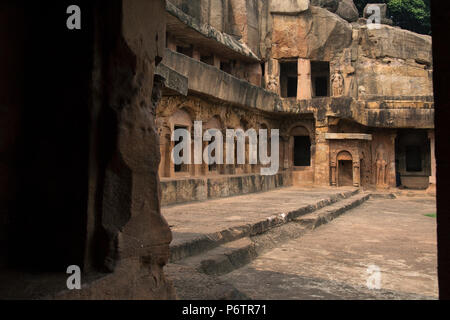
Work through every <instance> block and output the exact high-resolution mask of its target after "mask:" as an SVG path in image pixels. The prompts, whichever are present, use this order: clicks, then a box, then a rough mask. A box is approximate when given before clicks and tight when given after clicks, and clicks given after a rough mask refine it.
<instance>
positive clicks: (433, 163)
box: [428, 131, 436, 185]
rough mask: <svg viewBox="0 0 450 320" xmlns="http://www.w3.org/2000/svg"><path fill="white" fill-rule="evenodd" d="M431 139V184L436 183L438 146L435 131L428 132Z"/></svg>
mask: <svg viewBox="0 0 450 320" xmlns="http://www.w3.org/2000/svg"><path fill="white" fill-rule="evenodd" d="M428 138H429V139H430V152H431V176H430V184H431V185H436V147H435V135H434V131H430V132H429V133H428Z"/></svg>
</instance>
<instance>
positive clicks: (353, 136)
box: [325, 133, 372, 141]
mask: <svg viewBox="0 0 450 320" xmlns="http://www.w3.org/2000/svg"><path fill="white" fill-rule="evenodd" d="M325 139H327V140H367V141H372V135H371V134H365V133H325Z"/></svg>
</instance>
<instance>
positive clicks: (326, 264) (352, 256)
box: [163, 187, 438, 299]
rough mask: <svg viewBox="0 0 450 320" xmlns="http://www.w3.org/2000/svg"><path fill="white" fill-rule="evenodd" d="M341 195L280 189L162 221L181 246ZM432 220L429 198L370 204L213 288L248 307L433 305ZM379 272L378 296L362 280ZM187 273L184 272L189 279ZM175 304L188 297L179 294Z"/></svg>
mask: <svg viewBox="0 0 450 320" xmlns="http://www.w3.org/2000/svg"><path fill="white" fill-rule="evenodd" d="M351 190H352V189H351V188H349V189H346V191H347V192H349V191H351ZM343 191H345V189H344V190H343V189H336V188H311V189H308V188H294V187H292V188H283V189H278V190H274V191H269V192H265V193H258V194H250V195H245V196H238V197H233V198H226V199H217V200H210V201H205V202H197V203H191V204H184V205H177V206H173V207H165V208H163V214H164V216H165V217H166V219H167V220H168V222H169V225H171V229H172V231H173V235H174V242H173V243H175V244H179V243H182V242H186V241H190V239H193V238H195V237H198V236H199V235H200V236H201V235H205V234H209V233H213V232H217V231H218V230H222V229H225V228H230V227H233V226H238V225H245V224H250V223H254V222H256V221H258V220H261V219H263V218H265V217H268V216H271V215H274V214H280V213H283V212H288V211H289V210H294V209H295V208H298V207H300V206H303V205H305V204H314V203H317V202H318V201H320V200H321V199H325V198H327V197H329V196H330V195H331V194H333V192H334V193H336V194H337V193H339V192H343ZM435 214H436V201H435V198H433V197H430V196H427V195H426V194H423V197H422V196H420V194H418V195H415V196H414V197H406V196H400V197H397V199H386V198H378V197H373V198H371V199H370V200H369V201H367V202H365V203H363V204H362V205H361V206H359V207H357V208H354V209H352V210H350V211H348V212H346V213H344V214H343V215H342V216H340V217H338V218H337V219H335V220H333V221H331V222H330V223H328V224H325V225H323V226H320V227H319V228H317V229H315V230H313V231H311V232H308V233H306V234H305V235H303V236H301V237H300V238H296V239H292V240H289V241H287V242H284V243H283V244H281V245H280V246H278V247H277V248H275V249H272V250H270V251H268V252H266V253H263V254H262V255H260V256H258V257H257V258H256V259H255V260H253V261H252V262H250V263H249V264H247V265H246V266H244V267H242V268H239V269H237V270H234V271H232V272H230V273H228V274H225V275H222V276H217V277H214V278H215V280H214V281H213V282H214V283H215V284H217V283H221V284H223V285H224V286H227V287H232V288H234V289H236V290H237V291H238V292H239V293H240V294H242V296H244V297H247V298H250V299H437V297H438V285H437V242H436V218H435ZM369 267H371V268H372V269H371V270H372V271H370V270H369V271H368V268H369ZM182 268H184V267H182V266H181V265H177V264H171V265H169V266H168V268H167V272H168V273H169V277H170V276H171V274H172V275H173V278H177V276H176V274H178V273H179V272H181V271H182V270H183V269H182ZM377 270H379V275H380V282H379V284H380V288H379V290H369V289H368V288H367V280H368V278H369V277H370V276H371V275H372V276H373V275H375V274H376V271H377ZM374 271H375V274H374V273H373V272H374ZM190 272H191V271H189V270H186V273H189V276H188V277H191V273H190ZM179 279H180V282H179V285H180V287H181V286H182V287H184V288H186V287H189V286H190V285H191V284H190V282H192V285H194V282H197V284H196V285H198V286H202V285H200V282H201V281H204V282H205V285H206V284H207V283H209V281H210V280H208V279H210V277H209V278H208V279H206V278H204V277H203V276H201V277H199V276H197V275H193V274H192V278H191V279H192V280H190V279H187V277H186V276H185V275H183V276H181V273H180V276H179ZM175 282H177V281H175ZM211 283H212V282H211ZM175 284H176V283H175ZM205 291H206V288H205ZM219 291H220V290H219ZM192 292H194V293H193V294H191V293H189V294H190V295H189V298H198V299H202V298H209V299H210V298H214V294H212V295H209V296H207V297H206V296H205V297H203V296H202V290H195V291H194V290H192ZM196 292H198V297H197V296H196V295H197V293H196ZM179 298H181V299H183V298H186V297H183V295H182V294H181V295H180V297H179Z"/></svg>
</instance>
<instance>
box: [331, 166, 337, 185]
mask: <svg viewBox="0 0 450 320" xmlns="http://www.w3.org/2000/svg"><path fill="white" fill-rule="evenodd" d="M331 185H332V186H333V187H336V186H337V183H336V163H335V162H333V163H331Z"/></svg>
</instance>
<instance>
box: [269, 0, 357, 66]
mask: <svg viewBox="0 0 450 320" xmlns="http://www.w3.org/2000/svg"><path fill="white" fill-rule="evenodd" d="M351 41H352V27H351V25H350V24H349V23H348V22H347V21H345V20H343V19H342V18H340V17H339V16H337V15H335V14H333V13H331V12H329V11H328V10H326V9H323V8H320V7H311V8H310V10H308V11H306V12H303V13H301V14H299V15H298V16H277V15H275V16H274V22H273V36H272V55H273V58H276V59H280V58H291V57H300V58H305V59H311V60H331V59H332V57H334V56H335V55H336V54H339V53H340V52H342V50H343V49H344V48H346V47H349V46H350V44H351Z"/></svg>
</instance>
